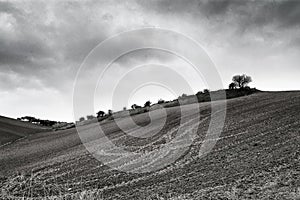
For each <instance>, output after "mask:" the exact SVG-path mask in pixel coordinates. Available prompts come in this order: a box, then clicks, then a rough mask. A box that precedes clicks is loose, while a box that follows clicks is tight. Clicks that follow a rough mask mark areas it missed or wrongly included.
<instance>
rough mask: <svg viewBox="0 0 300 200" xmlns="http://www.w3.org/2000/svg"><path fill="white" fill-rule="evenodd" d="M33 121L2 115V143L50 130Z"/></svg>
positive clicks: (0, 139) (0, 128) (0, 123)
mask: <svg viewBox="0 0 300 200" xmlns="http://www.w3.org/2000/svg"><path fill="white" fill-rule="evenodd" d="M49 130H50V129H46V128H42V127H40V126H36V125H34V124H31V123H26V122H22V121H19V120H15V119H12V118H7V117H3V116H0V145H3V144H6V143H8V142H12V141H14V140H17V139H19V138H22V137H25V136H28V135H30V134H33V133H38V132H44V131H49Z"/></svg>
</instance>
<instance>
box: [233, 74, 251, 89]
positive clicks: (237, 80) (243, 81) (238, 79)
mask: <svg viewBox="0 0 300 200" xmlns="http://www.w3.org/2000/svg"><path fill="white" fill-rule="evenodd" d="M232 81H233V83H234V84H236V86H237V87H239V88H245V86H247V85H248V84H249V83H250V82H252V78H251V76H247V75H245V74H243V75H235V76H233V78H232Z"/></svg>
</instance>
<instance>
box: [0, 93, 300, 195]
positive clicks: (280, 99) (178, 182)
mask: <svg viewBox="0 0 300 200" xmlns="http://www.w3.org/2000/svg"><path fill="white" fill-rule="evenodd" d="M189 106H190V107H189ZM198 106H199V108H200V119H197V118H195V116H196V114H195V112H193V106H192V105H186V108H187V109H190V112H188V113H189V114H188V115H186V116H184V118H185V119H186V121H187V122H188V123H187V124H186V126H187V127H190V126H193V125H194V124H196V123H199V127H198V128H197V130H196V138H195V140H194V141H193V143H192V145H190V147H189V150H188V151H187V152H186V153H185V154H184V155H182V156H181V157H180V158H179V159H177V160H176V162H174V163H171V164H170V165H168V166H166V167H164V168H162V169H160V170H157V171H153V172H147V173H137V174H135V173H126V172H122V171H119V170H117V169H122V170H124V169H127V168H130V167H131V168H132V167H133V168H135V167H136V168H142V167H145V166H147V167H149V166H150V167H151V166H152V165H154V162H155V160H157V159H168V157H166V158H160V157H155V156H154V154H151V153H148V154H146V156H149V157H153V163H147V164H145V163H144V165H139V163H141V162H143V158H138V157H137V158H131V159H128V158H123V157H117V158H114V159H113V160H112V161H111V163H112V164H113V162H115V161H116V160H118V162H116V165H114V166H115V168H114V169H113V168H111V167H109V166H106V165H103V164H102V163H101V162H100V161H98V160H97V159H95V158H94V157H93V156H92V155H91V154H90V153H89V152H88V151H87V150H86V148H85V147H84V145H83V144H82V142H81V140H80V138H79V136H78V134H77V132H76V129H69V130H64V131H57V132H42V133H37V134H32V135H29V136H28V137H26V138H25V139H23V140H19V141H16V142H13V143H12V144H9V145H6V146H3V147H1V148H0V155H1V157H0V177H1V179H0V181H1V182H0V185H1V190H0V198H1V199H22V198H23V197H26V198H25V199H43V198H45V197H47V198H46V199H126V200H128V199H278V200H279V199H300V163H299V161H300V92H261V93H257V94H253V95H250V96H245V97H240V98H235V99H230V100H227V111H226V121H225V126H224V128H223V132H222V134H221V135H220V137H219V138H218V139H216V142H217V143H216V145H215V146H214V148H213V149H212V151H211V152H207V154H206V155H205V156H199V154H198V153H199V150H200V147H201V144H202V143H203V140H204V138H205V134H206V132H207V129H208V126H209V123H210V118H211V106H210V103H200V104H198ZM153 112H157V113H155V114H154V115H153V116H154V120H152V122H151V123H154V124H155V123H159V122H160V120H161V115H160V113H159V112H160V111H159V110H156V111H153ZM166 112H167V121H166V123H165V125H164V127H163V128H162V129H161V130H159V132H158V134H155V135H153V136H151V137H148V138H147V137H145V138H138V139H137V138H135V137H130V136H128V135H126V134H124V132H123V131H122V130H121V129H120V128H119V127H118V126H117V125H116V123H115V122H114V121H106V122H101V127H102V128H103V130H104V132H105V134H106V135H107V137H109V138H110V140H111V141H112V142H113V143H114V144H115V145H116V146H120V147H124V146H126V147H127V148H128V149H129V150H130V151H145V152H148V150H149V148H156V147H159V146H161V145H164V144H165V143H166V138H168V137H169V136H170V135H172V134H173V133H174V132H176V130H178V129H179V128H182V127H180V126H182V124H181V125H180V119H181V117H180V109H179V108H178V107H172V108H167V109H166ZM133 119H134V121H135V122H136V123H137V124H139V125H141V126H146V125H147V124H149V123H150V118H149V113H143V114H139V115H135V116H133ZM123 123H125V124H126V119H124V121H123ZM184 126H185V125H184ZM127 128H128V131H135V130H133V129H132V127H127ZM183 128H185V127H183ZM81 130H83V131H84V132H85V133H86V134H87V135H88V134H91V133H95V132H96V131H97V130H98V125H97V124H89V125H85V126H82V127H81ZM155 131H156V130H155V128H154V129H151V130H150V129H149V130H147V131H145V132H143V133H140V134H144V135H147V134H151V133H152V132H155ZM91 135H93V134H91ZM102 137H103V136H102V135H99V137H98V138H91V139H90V140H91V141H93V140H97V141H100V142H101V138H102ZM109 150H110V151H111V152H113V151H114V149H109ZM152 167H154V166H152Z"/></svg>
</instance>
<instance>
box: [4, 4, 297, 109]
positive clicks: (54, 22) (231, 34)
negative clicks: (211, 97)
mask: <svg viewBox="0 0 300 200" xmlns="http://www.w3.org/2000/svg"><path fill="white" fill-rule="evenodd" d="M299 19H300V1H271V0H270V1H267V0H263V1H247V0H246V1H238V0H234V1H233V0H232V1H229V0H227V1H222V0H221V1H214V0H213V1H209V0H203V1H199V0H150V1H149V0H141V1H140V0H128V1H83V2H82V1H49V2H46V1H45V2H41V1H26V2H25V1H11V2H8V1H7V2H0V93H1V92H3V91H5V92H7V91H9V92H10V93H13V92H16V91H17V89H20V88H23V89H26V90H29V89H35V90H47V89H49V90H51V91H52V90H56V91H58V92H60V94H63V95H64V96H67V95H70V93H71V92H72V87H73V82H74V80H75V76H76V72H77V70H78V68H79V66H80V64H81V63H82V61H83V60H84V58H85V56H86V55H87V54H88V53H89V52H90V51H91V50H92V49H93V48H94V47H95V46H96V45H97V44H99V43H100V42H102V41H103V40H105V39H106V38H108V37H111V36H112V35H114V34H117V33H120V32H122V31H128V30H132V29H139V28H145V27H160V28H165V29H170V30H174V31H178V32H181V33H183V34H186V35H189V36H191V37H192V38H194V39H195V40H197V41H199V42H201V44H204V46H205V47H206V48H208V50H210V51H211V54H212V55H213V54H214V53H216V55H217V59H216V60H220V63H221V65H223V63H226V62H227V63H228V65H229V66H234V65H235V64H236V65H237V66H238V67H236V68H235V67H232V71H233V72H232V73H236V71H240V70H241V69H240V66H241V65H245V63H246V64H247V63H248V65H250V63H251V62H252V61H253V60H264V59H265V60H264V61H263V62H264V63H263V64H264V65H267V66H272V65H274V63H275V64H276V63H280V62H281V64H282V65H284V66H285V67H288V66H290V67H293V68H295V66H296V65H297V63H299V62H298V60H297V58H296V56H295V55H296V53H295V52H294V51H297V52H298V53H299V50H300V48H299V47H300V42H299V41H300V38H299V35H300V27H299V26H300V20H299ZM147 38H148V37H147V36H145V35H139V36H136V37H134V38H132V40H128V41H125V43H124V41H123V43H122V45H121V46H122V47H123V48H125V47H130V46H131V45H132V42H133V41H134V42H135V43H138V44H140V45H141V46H142V45H143V43H144V41H145V40H146V39H147ZM158 42H160V43H161V44H164V45H170V46H172V45H177V44H176V38H170V40H169V41H158ZM120 44H121V43H119V42H118V41H115V42H114V43H112V44H110V46H111V47H114V48H116V49H118V48H119V47H120ZM209 48H210V49H209ZM186 50H187V51H188V50H189V49H186ZM112 55H113V52H108V51H107V52H103V54H102V57H103V58H104V59H105V58H106V59H111V57H112ZM130 55H132V57H130V56H129V57H126V56H123V57H120V58H119V59H117V60H116V63H117V65H118V66H119V67H120V68H122V67H123V69H124V67H125V66H126V65H128V63H140V62H141V61H143V60H145V58H147V57H156V60H154V61H157V62H162V63H168V61H170V63H172V59H171V58H172V56H165V55H164V54H159V53H158V54H157V53H154V52H151V51H141V52H139V53H137V52H133V53H132V54H130ZM279 58H280V59H281V60H280V62H278V60H276V59H279ZM268 59H269V60H271V61H272V62H271V61H269V60H268ZM272 59H273V60H272ZM135 60H136V62H135ZM274 60H276V62H274ZM105 61H106V60H105ZM92 62H93V61H92ZM94 62H95V67H104V66H102V65H101V62H99V60H97V58H95V60H94ZM257 62H258V61H257ZM96 64H97V65H96ZM221 67H223V66H221ZM258 68H259V66H258ZM278 68H279V67H278ZM227 71H228V74H229V75H228V76H231V74H230V73H231V71H230V70H228V69H226V73H227ZM257 71H259V73H261V71H260V69H258V70H257ZM91 73H93V70H91ZM298 73H299V72H298ZM294 74H296V73H294ZM114 75H115V74H111V77H114ZM228 78H229V80H230V78H231V77H225V78H224V79H226V80H227V79H228ZM87 81H88V80H87ZM47 95H49V94H47ZM12 96H13V95H12ZM45 96H46V95H45ZM70 96H71V95H70ZM7 102H11V99H9V95H8V96H7ZM7 102H4V103H3V104H5V103H7ZM0 103H1V102H0Z"/></svg>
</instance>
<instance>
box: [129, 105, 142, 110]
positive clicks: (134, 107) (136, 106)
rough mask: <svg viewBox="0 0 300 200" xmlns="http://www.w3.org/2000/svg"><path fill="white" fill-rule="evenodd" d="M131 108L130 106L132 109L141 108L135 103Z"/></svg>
mask: <svg viewBox="0 0 300 200" xmlns="http://www.w3.org/2000/svg"><path fill="white" fill-rule="evenodd" d="M131 108H132V109H137V108H141V106H139V105H136V104H132V106H131Z"/></svg>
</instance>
